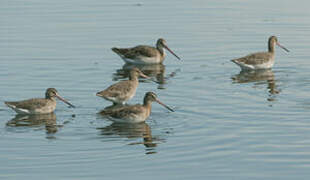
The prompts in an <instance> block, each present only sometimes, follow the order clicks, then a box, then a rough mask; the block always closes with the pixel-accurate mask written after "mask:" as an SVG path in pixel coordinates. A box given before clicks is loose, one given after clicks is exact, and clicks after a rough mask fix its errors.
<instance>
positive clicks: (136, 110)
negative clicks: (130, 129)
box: [103, 104, 143, 118]
mask: <svg viewBox="0 0 310 180" xmlns="http://www.w3.org/2000/svg"><path fill="white" fill-rule="evenodd" d="M141 107H142V105H140V104H137V105H132V106H125V107H123V108H118V109H115V110H107V111H106V112H105V113H103V114H104V115H108V116H111V117H113V118H126V117H128V116H131V115H136V114H140V113H142V112H143V111H142V108H141Z"/></svg>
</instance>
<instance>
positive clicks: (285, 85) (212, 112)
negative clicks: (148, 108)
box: [0, 0, 310, 180]
mask: <svg viewBox="0 0 310 180" xmlns="http://www.w3.org/2000/svg"><path fill="white" fill-rule="evenodd" d="M298 2H299V3H296V2H295V1H288V0H285V1H280V0H275V1H258V0H256V1H246V2H244V1H240V0H236V1H233V0H225V1H203V0H195V1H176V0H173V1H160V0H159V1H153V2H150V1H143V0H142V1H98V0H90V1H80V0H78V1H76V0H75V1H73V0H69V1H59V0H55V1H39V0H29V1H18V0H2V1H1V2H0V4H1V6H0V52H1V53H0V61H1V65H0V87H1V88H0V101H1V103H2V102H3V101H5V100H8V101H10V100H21V99H26V98H31V97H42V96H44V92H45V90H46V88H48V87H55V88H56V89H58V91H59V94H60V95H62V96H63V97H65V98H66V99H68V100H70V102H72V103H73V104H74V105H76V106H77V108H75V109H72V108H67V106H66V105H65V104H63V103H61V102H59V103H58V105H57V108H56V111H55V113H54V114H51V115H49V116H47V117H31V116H30V117H19V116H15V113H14V112H13V111H12V110H10V109H8V108H7V107H5V106H4V104H2V105H1V106H0V116H1V119H0V144H1V147H0V178H2V179H21V178H26V179H42V177H44V178H45V179H99V178H100V179H121V178H130V179H146V178H147V179H178V180H179V179H206V178H211V179H221V180H222V179H281V180H282V179H309V170H310V153H309V152H310V140H309V139H310V123H309V115H310V113H309V109H310V103H309V99H310V97H309V95H308V94H309V93H308V92H309V89H310V85H309V84H310V83H309V82H310V81H309V76H310V71H309V59H310V56H309V39H308V38H307V37H309V36H310V32H309V28H310V12H309V11H308V7H309V2H308V1H298ZM271 35H276V36H278V39H279V42H280V43H281V44H283V45H284V46H285V47H287V48H288V49H289V50H291V52H290V53H286V52H285V51H282V50H281V49H280V48H278V49H277V52H276V53H277V56H276V64H275V66H274V68H273V70H269V71H263V72H257V73H240V69H239V67H237V66H236V65H235V64H233V63H231V62H230V61H229V60H230V59H233V58H236V57H240V56H243V55H246V54H248V53H250V52H255V51H263V50H266V49H267V39H268V37H269V36H271ZM160 37H163V38H165V39H166V40H167V43H168V45H169V47H170V48H171V49H172V50H174V51H175V52H176V53H177V54H178V55H179V56H180V57H181V58H182V60H181V61H179V60H177V59H176V58H175V57H173V56H172V55H168V56H167V58H166V60H165V61H164V65H158V66H152V67H149V66H148V67H140V68H141V69H143V71H144V72H146V73H147V74H149V75H150V76H152V77H153V78H154V79H156V80H157V81H158V82H159V83H158V84H156V83H153V82H151V81H148V80H141V83H140V86H139V88H138V90H137V94H136V96H135V97H134V98H133V99H132V100H131V101H130V103H133V104H134V103H141V102H142V99H143V96H144V94H145V92H147V91H154V92H155V93H157V94H158V97H159V99H161V101H163V102H165V103H166V104H167V105H169V106H171V107H173V108H174V109H175V111H176V112H174V113H170V112H168V111H167V110H166V109H164V108H163V107H161V106H160V105H158V104H154V105H153V112H152V115H151V117H150V118H149V119H148V120H147V121H146V123H142V124H138V125H120V124H113V123H111V122H110V121H109V120H108V119H106V118H104V117H101V116H100V115H98V114H97V112H99V111H100V110H102V109H103V108H105V107H106V106H109V105H111V104H110V103H109V102H107V101H104V100H103V99H100V98H99V97H96V96H95V93H96V92H98V91H100V90H103V89H104V88H106V87H107V86H109V85H111V84H112V83H115V82H116V81H118V80H121V79H124V78H126V76H127V74H126V73H127V72H128V69H130V68H131V67H130V66H128V65H124V63H123V61H122V60H121V59H120V58H119V57H118V56H117V55H116V54H114V53H113V52H112V51H111V50H110V48H111V47H114V46H117V47H131V46H135V45H138V44H147V45H154V44H155V42H156V40H157V39H158V38H160Z"/></svg>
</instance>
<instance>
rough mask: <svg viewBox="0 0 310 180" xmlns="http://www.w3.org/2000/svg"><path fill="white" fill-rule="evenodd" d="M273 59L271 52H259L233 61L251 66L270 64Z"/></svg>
mask: <svg viewBox="0 0 310 180" xmlns="http://www.w3.org/2000/svg"><path fill="white" fill-rule="evenodd" d="M271 58H272V53H270V52H258V53H253V54H249V55H247V56H244V57H241V58H238V59H233V61H237V62H241V63H244V64H249V65H257V64H264V63H266V62H268V61H269V60H270V59H271Z"/></svg>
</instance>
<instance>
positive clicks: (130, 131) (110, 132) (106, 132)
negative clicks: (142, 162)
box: [97, 122, 161, 154]
mask: <svg viewBox="0 0 310 180" xmlns="http://www.w3.org/2000/svg"><path fill="white" fill-rule="evenodd" d="M97 129H98V130H100V135H102V136H103V137H104V138H109V137H110V136H115V135H117V136H120V137H121V138H123V137H125V138H128V139H137V138H142V140H143V141H142V142H133V143H130V144H128V145H138V144H143V145H144V146H145V150H146V154H154V153H156V149H155V148H156V147H157V143H156V141H160V140H161V139H159V138H156V137H152V132H151V128H150V126H149V125H148V124H147V123H145V122H143V123H115V122H114V123H112V124H110V125H108V126H106V127H102V128H97Z"/></svg>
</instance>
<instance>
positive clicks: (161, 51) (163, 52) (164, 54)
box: [156, 44, 166, 57]
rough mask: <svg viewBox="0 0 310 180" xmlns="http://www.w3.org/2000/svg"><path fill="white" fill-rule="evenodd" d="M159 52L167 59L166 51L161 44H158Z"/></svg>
mask: <svg viewBox="0 0 310 180" xmlns="http://www.w3.org/2000/svg"><path fill="white" fill-rule="evenodd" d="M156 48H157V50H158V51H159V53H160V55H161V57H166V51H165V49H164V47H163V46H162V45H160V44H157V47H156Z"/></svg>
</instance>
